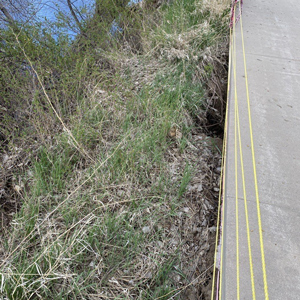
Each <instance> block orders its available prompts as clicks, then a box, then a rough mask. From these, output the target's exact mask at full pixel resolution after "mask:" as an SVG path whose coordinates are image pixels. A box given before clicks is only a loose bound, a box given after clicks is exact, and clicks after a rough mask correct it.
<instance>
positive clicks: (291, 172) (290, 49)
mask: <svg viewBox="0 0 300 300" xmlns="http://www.w3.org/2000/svg"><path fill="white" fill-rule="evenodd" d="M243 29H244V30H243V32H244V39H245V52H246V61H247V73H248V82H249V95H250V102H251V113H252V125H253V137H254V149H255V157H256V167H257V178H258V190H259V199H260V210H261V221H262V230H263V231H262V233H263V242H264V252H265V263H266V274H267V282H268V293H269V299H274V300H277V299H278V300H279V299H280V300H283V299H288V300H297V299H300V2H299V1H296V0H285V1H283V0H273V1H266V0H265V1H264V0H251V1H250V0H244V6H243ZM236 45H237V46H236V52H237V53H236V61H237V65H236V70H237V74H236V78H237V95H238V103H239V104H238V105H239V114H240V125H241V140H242V145H243V146H242V149H243V158H244V168H245V182H246V195H247V207H248V213H249V230H250V231H249V232H250V241H251V251H252V259H253V272H254V284H255V294H256V299H258V300H260V299H268V298H267V297H266V296H265V293H264V281H263V271H262V259H261V246H260V238H259V226H258V216H257V204H256V196H255V182H254V175H253V166H252V154H251V141H250V133H249V123H248V109H247V100H246V99H247V98H246V88H245V71H244V64H243V49H242V41H241V29H240V23H238V24H237V25H236ZM233 75H234V74H233V72H232V73H231V92H230V102H229V132H228V148H227V151H228V152H227V164H226V168H227V170H226V178H227V179H226V180H227V182H226V188H225V200H224V201H225V203H224V213H225V216H224V224H223V229H224V244H223V245H224V265H223V276H222V299H224V300H236V299H238V297H237V261H236V257H237V248H236V239H237V237H236V188H235V126H234V124H235V113H234V112H235V110H234V109H235V105H234V103H235V102H234V100H235V97H234V76H233ZM238 154H240V153H239V151H238ZM237 179H238V201H237V202H238V216H239V217H238V221H239V228H238V232H239V250H238V252H239V268H240V279H239V282H240V283H239V284H240V299H246V300H249V299H253V295H252V285H251V276H250V262H249V249H248V239H247V230H246V229H247V228H246V217H245V201H244V200H245V199H244V195H243V185H242V176H241V164H240V156H239V155H238V177H237Z"/></svg>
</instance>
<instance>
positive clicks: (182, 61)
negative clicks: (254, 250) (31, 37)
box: [0, 0, 228, 300]
mask: <svg viewBox="0 0 300 300" xmlns="http://www.w3.org/2000/svg"><path fill="white" fill-rule="evenodd" d="M225 2H228V1H225V0H224V1H217V0H214V1H198V0H184V1H183V0H178V1H176V0H175V1H172V2H171V3H170V4H168V5H163V6H162V7H160V8H159V10H157V11H153V10H149V11H137V12H135V13H133V15H132V16H131V18H132V19H133V18H134V19H135V20H137V21H136V22H137V23H136V24H137V25H136V26H137V27H134V26H135V25H132V24H133V23H132V24H130V26H129V29H128V37H127V38H128V39H129V38H130V36H131V34H132V36H133V37H134V38H133V39H132V40H129V41H128V42H127V43H126V42H124V41H123V42H122V43H121V42H118V41H117V40H116V41H114V40H112V41H111V42H110V44H109V47H108V46H106V47H103V48H102V50H101V49H100V46H99V47H98V48H97V45H92V46H93V47H94V49H93V51H86V50H81V52H78V53H77V52H76V53H75V52H74V53H73V54H72V55H71V52H69V53H70V58H69V61H68V59H67V58H66V54H68V51H71V50H69V49H68V46H67V43H66V45H65V48H64V50H63V51H65V52H64V55H63V56H60V55H61V53H53V51H58V50H55V49H56V48H55V46H54V44H53V47H52V48H51V47H48V51H52V52H51V53H50V52H49V53H48V54H47V52H45V50H44V49H41V51H40V54H39V55H40V57H41V58H40V59H44V61H47V55H49V57H48V60H50V61H51V63H52V65H53V64H55V63H56V64H57V65H60V69H59V70H58V71H55V72H57V74H59V75H55V72H54V71H53V68H52V67H50V66H52V65H50V62H49V69H47V65H45V64H44V65H42V63H41V64H40V65H39V60H38V58H37V59H36V60H35V61H34V63H33V66H34V68H35V69H36V70H37V74H35V75H34V76H33V77H32V74H29V75H28V76H29V77H26V76H25V75H26V74H25V73H26V72H25V71H24V72H23V73H24V74H25V75H24V74H23V75H22V76H19V77H17V75H16V74H12V73H9V68H8V67H9V66H7V67H6V69H4V67H3V70H2V74H4V73H3V72H4V71H5V72H7V74H6V75H5V76H6V79H7V78H9V80H10V84H12V83H14V85H13V86H12V85H11V86H10V87H9V88H5V90H4V89H3V90H2V94H1V95H2V97H3V99H5V101H4V102H3V103H2V104H1V110H2V112H1V116H3V127H2V131H1V138H2V144H1V151H2V160H3V162H2V166H1V168H2V170H1V172H2V174H1V176H3V178H6V180H4V179H3V182H2V185H3V194H1V197H2V200H1V201H2V202H3V203H4V204H3V203H2V204H3V206H2V208H3V209H4V207H5V203H9V201H10V202H11V203H13V205H11V207H10V208H11V211H13V208H14V205H15V208H16V209H17V213H14V214H13V216H5V212H2V219H3V220H2V229H3V230H2V237H1V238H2V239H1V250H0V257H1V259H0V268H1V269H0V294H1V295H2V296H1V297H2V298H1V299H18V300H19V299H171V298H172V296H174V295H176V296H174V298H172V299H181V298H182V297H183V298H182V299H194V298H192V297H198V298H197V299H202V298H203V299H204V297H205V295H206V296H207V293H206V294H205V293H204V289H203V290H202V287H201V285H205V286H209V276H210V275H209V276H208V275H206V274H205V272H204V271H205V270H204V271H203V269H201V267H199V268H198V269H197V268H195V269H193V270H192V271H191V269H190V267H191V266H192V265H195V266H196V267H197V266H198V265H199V266H200V265H201V263H202V262H201V261H199V260H200V256H198V254H197V253H199V252H200V251H202V252H203V253H204V254H203V253H202V252H201V253H202V254H201V255H205V254H206V253H209V251H208V249H209V248H211V249H212V248H213V247H214V245H208V243H209V240H210V241H213V225H214V222H213V221H212V223H211V224H209V220H208V219H209V218H210V219H213V217H211V216H206V219H205V220H206V223H205V224H203V222H204V221H203V222H202V221H201V222H202V225H201V226H202V227H201V228H202V229H201V230H202V231H200V229H197V228H198V227H197V228H196V229H195V223H194V220H195V218H196V215H197V216H198V214H199V215H200V214H201V211H204V210H205V209H207V210H209V208H207V206H208V205H209V204H205V203H207V202H205V201H206V200H205V197H207V196H205V195H207V191H206V190H205V184H206V183H207V182H208V181H207V179H205V178H206V177H205V176H207V175H208V174H203V170H205V168H206V165H205V163H207V164H208V161H209V157H217V160H218V161H217V162H214V166H218V164H219V155H220V154H219V153H218V148H217V147H210V148H209V146H208V145H207V144H205V143H204V141H203V140H201V137H203V136H204V135H202V136H201V134H200V132H201V128H199V122H200V121H199V118H198V117H199V116H203V115H204V113H203V111H204V110H205V109H207V95H208V92H207V90H206V87H207V86H206V83H207V79H209V78H210V76H212V73H213V71H214V70H213V66H214V64H213V56H214V55H216V49H217V48H218V45H220V44H222V43H224V42H225V43H226V35H227V10H226V9H227V6H226V3H225ZM132 32H134V33H132ZM22 38H23V40H22ZM18 39H19V41H20V44H19V46H21V48H22V49H24V50H25V54H26V55H28V56H27V58H29V59H30V60H31V61H32V60H34V59H35V58H32V57H31V56H30V47H37V48H38V47H40V44H39V45H37V44H34V41H28V43H27V42H26V41H25V40H24V39H25V37H22V35H20V36H19V37H18ZM62 44H63V41H62ZM135 44H136V45H137V44H138V49H134V46H135ZM30 45H31V46H30ZM87 47H88V46H87V45H86V48H87ZM14 49H15V48H14ZM14 49H12V50H11V51H12V52H13V51H15V50H14ZM103 49H104V50H103ZM136 50H137V51H136ZM35 51H37V50H35ZM23 54H24V53H23ZM51 55H52V56H51ZM25 58H26V57H25ZM54 58H55V59H56V60H57V62H54V60H55V59H54ZM59 60H61V61H59ZM64 66H65V69H64ZM58 77H59V80H56V78H58ZM26 78H27V79H26ZM28 78H31V79H30V80H31V81H30V80H29V81H28ZM32 78H33V79H32ZM6 79H5V78H4V76H2V77H1V83H2V86H4V82H5V80H6ZM39 79H40V80H41V81H40V82H39ZM14 80H15V82H13V81H14ZM20 80H24V83H22V82H20ZM26 80H27V81H26ZM5 84H6V83H5ZM42 86H43V88H42ZM22 89H23V90H22ZM22 93H23V94H24V98H26V99H27V100H24V98H23V100H22V101H24V102H22V103H21V102H20V103H18V99H21V98H22V97H20V96H19V95H20V94H22ZM28 99H30V100H28ZM19 101H20V100H19ZM7 103H9V107H5V105H6V104H7ZM14 103H15V104H14ZM50 103H51V105H50ZM14 105H15V107H14ZM11 109H14V111H15V114H9V113H7V114H6V112H9V111H10V110H11ZM58 116H59V118H58ZM4 117H5V118H4ZM196 120H198V121H197V122H198V125H197V122H196ZM13 124H17V125H13ZM195 136H197V137H198V139H196V138H195ZM211 144H214V143H213V142H212V143H211ZM213 146H214V145H213ZM16 147H17V148H16ZM201 156H203V157H202V158H201ZM199 162H201V164H200V163H199ZM201 166H202V170H200V168H201ZM10 169H11V170H13V172H10V171H9V170H10ZM207 170H208V171H209V168H208V167H207ZM214 179H216V177H214ZM210 184H211V185H212V186H214V188H215V191H217V189H218V188H217V183H211V182H210ZM211 188H212V187H211ZM9 191H11V193H10V195H9ZM205 191H206V194H205V193H204V192H205ZM4 197H6V200H5V201H6V202H5V201H4V200H3V199H4ZM197 201H198V202H199V203H200V202H201V201H202V202H201V205H200V204H199V203H198V204H197V205H196V204H195V203H196V202H197ZM203 201H204V202H203ZM213 201H215V200H213ZM7 209H8V208H7ZM202 214H203V213H202ZM204 215H206V213H204ZM5 218H6V219H5ZM4 219H5V220H4ZM4 221H5V222H7V223H8V221H9V222H10V225H9V226H7V224H4V223H5V222H4ZM198 221H199V220H198ZM197 226H198V225H197ZM199 226H200V225H199ZM199 228H200V227H199ZM204 229H205V230H206V231H204ZM197 234H199V235H197ZM205 234H206V235H207V236H208V235H209V234H212V235H211V236H209V238H208V237H207V236H206V239H205V237H204V235H205ZM193 239H194V240H193ZM208 239H209V240H208ZM193 243H194V244H193ZM204 244H205V245H204ZM203 245H204V247H202V246H203ZM192 248H193V250H191V249H192ZM191 251H193V255H192V256H189V254H190V253H191ZM203 257H204V256H203ZM201 258H202V256H201ZM203 261H205V258H203ZM191 262H192V264H191ZM203 264H204V262H203ZM204 269H206V270H207V269H208V270H209V272H211V271H212V266H211V259H209V260H207V261H206V265H205V268H204ZM200 270H201V272H202V271H203V272H202V274H200ZM192 285H193V286H195V288H194V289H197V290H198V295H197V296H195V295H196V294H195V293H196V292H192V291H191V292H190V293H194V294H193V295H194V296H189V294H187V290H188V287H190V286H192ZM183 295H184V296H183ZM190 295H191V294H190ZM195 299H196V298H195Z"/></svg>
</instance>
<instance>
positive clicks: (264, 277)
mask: <svg viewBox="0 0 300 300" xmlns="http://www.w3.org/2000/svg"><path fill="white" fill-rule="evenodd" d="M240 9H241V8H240ZM240 24H241V37H242V47H243V58H244V69H245V83H246V95H247V105H248V118H249V130H250V139H251V152H252V164H253V174H254V185H255V198H256V206H257V219H258V228H259V242H260V251H261V261H262V271H263V281H264V293H265V299H266V300H269V292H268V282H267V272H266V263H265V254H264V244H263V235H262V224H261V213H260V203H259V202H260V201H259V194H258V184H257V172H256V161H255V152H254V143H253V130H252V119H251V109H250V97H249V85H248V75H247V64H246V54H245V43H244V34H243V20H242V15H241V19H240Z"/></svg>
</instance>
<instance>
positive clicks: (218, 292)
mask: <svg viewBox="0 0 300 300" xmlns="http://www.w3.org/2000/svg"><path fill="white" fill-rule="evenodd" d="M236 8H237V5H235V7H234V8H233V10H234V12H233V14H234V20H235V13H236ZM239 12H240V27H241V37H242V49H243V63H244V70H245V85H246V98H247V109H248V119H249V131H250V141H251V154H252V165H253V176H254V186H255V198H256V207H257V219H258V231H259V242H260V252H261V266H262V273H263V283H264V295H265V300H269V292H268V283H267V274H266V264H265V254H264V244H263V234H262V232H263V231H262V224H261V212H260V201H259V193H258V183H257V172H256V161H255V152H254V142H253V129H252V118H251V110H250V97H249V85H248V76H247V64H246V55H245V44H244V35H243V20H242V14H241V4H240V2H239ZM236 62H237V59H236V26H235V21H234V22H233V27H232V29H230V53H229V70H228V87H227V107H226V118H225V130H224V144H223V157H222V165H223V168H222V173H221V179H220V180H221V182H220V186H221V185H222V187H223V188H222V190H223V195H222V194H221V193H220V196H219V205H218V221H217V228H218V229H217V235H216V247H215V257H214V262H215V268H214V273H213V283H212V295H211V300H214V299H220V300H221V299H223V298H222V280H223V261H224V257H223V256H224V229H223V228H224V204H225V201H226V199H225V195H224V191H225V184H226V160H227V134H228V103H229V94H230V84H231V72H232V70H231V68H233V80H234V81H233V86H234V124H235V125H234V156H235V194H236V195H235V210H236V211H235V217H236V253H237V254H236V275H237V278H236V284H237V285H236V286H237V290H236V299H237V300H239V299H240V260H239V252H240V249H239V205H238V204H239V203H238V197H239V196H238V148H239V153H240V164H241V175H242V185H243V197H244V206H245V221H246V231H247V243H248V255H249V265H250V277H251V290H252V299H254V300H255V299H256V293H255V281H254V271H253V260H252V248H251V239H250V226H249V213H248V205H247V193H246V180H245V170H244V160H243V151H242V139H241V129H240V117H239V106H238V95H237V80H236ZM222 198H223V202H222ZM219 238H220V251H219V254H220V258H219V261H218V240H219ZM225 259H226V258H225ZM217 269H218V270H219V271H218V273H217ZM225 300H226V299H225Z"/></svg>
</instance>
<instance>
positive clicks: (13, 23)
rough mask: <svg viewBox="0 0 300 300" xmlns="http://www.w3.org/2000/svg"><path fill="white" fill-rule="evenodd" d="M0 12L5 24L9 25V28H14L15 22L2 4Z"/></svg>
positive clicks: (0, 3) (0, 4)
mask: <svg viewBox="0 0 300 300" xmlns="http://www.w3.org/2000/svg"><path fill="white" fill-rule="evenodd" d="M0 10H1V11H2V13H3V14H4V16H5V18H6V19H5V21H6V22H7V23H9V24H10V25H11V26H14V25H15V20H14V18H13V17H12V15H11V14H10V13H9V11H8V10H7V9H6V7H5V6H4V5H3V4H2V2H0Z"/></svg>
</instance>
